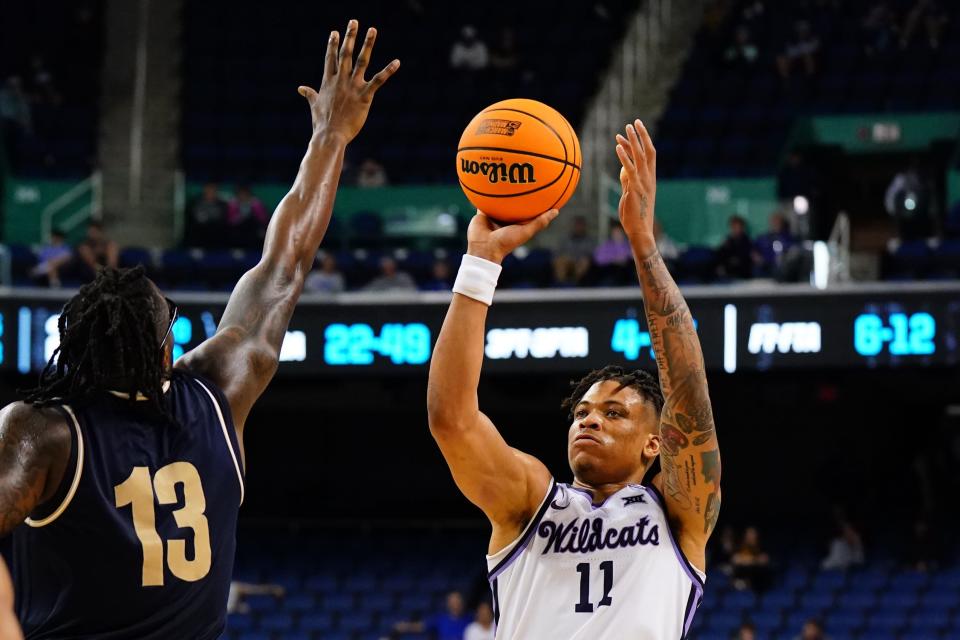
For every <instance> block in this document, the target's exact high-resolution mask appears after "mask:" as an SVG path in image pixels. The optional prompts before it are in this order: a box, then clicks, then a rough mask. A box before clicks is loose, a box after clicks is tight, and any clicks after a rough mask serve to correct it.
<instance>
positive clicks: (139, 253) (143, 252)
mask: <svg viewBox="0 0 960 640" xmlns="http://www.w3.org/2000/svg"><path fill="white" fill-rule="evenodd" d="M117 263H118V264H119V265H120V266H121V267H123V268H129V267H135V266H137V265H143V266H144V267H145V268H146V269H147V272H148V273H149V272H152V271H153V270H154V268H155V266H156V265H155V264H154V257H153V253H151V251H150V250H149V249H146V248H145V247H126V248H124V249H121V250H120V255H119V256H118V259H117Z"/></svg>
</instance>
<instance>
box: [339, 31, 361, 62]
mask: <svg viewBox="0 0 960 640" xmlns="http://www.w3.org/2000/svg"><path fill="white" fill-rule="evenodd" d="M359 27H360V26H359V25H358V24H357V21H356V20H351V21H350V22H348V23H347V32H346V33H345V34H344V35H343V45H342V46H341V47H340V71H342V72H349V71H350V69H351V67H352V66H353V41H354V40H356V39H357V29H359Z"/></svg>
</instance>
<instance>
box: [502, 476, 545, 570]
mask: <svg viewBox="0 0 960 640" xmlns="http://www.w3.org/2000/svg"><path fill="white" fill-rule="evenodd" d="M556 493H557V482H556V480H554V479H553V478H550V487H549V488H548V489H547V494H546V495H545V496H544V497H543V502H541V503H540V507H539V508H538V509H537V513H536V515H535V516H534V517H533V518H531V519H530V522H529V523H527V526H526V527H525V528H524V530H523V532H522V533H521V534H520V535H519V536H517V538H516V539H515V540H514V541H513V542H511V543H510V544H508V545H507V546H505V547H504V548H503V549H501V550H500V551H498V552H496V553H495V554H493V555H492V556H488V559H493V558H496V557H497V556H499V555H501V554H503V552H504V551H506V552H507V553H506V555H505V557H504V558H503V560H501V561H500V562H499V563H498V564H497V565H496V566H495V567H494V568H493V569H491V570H490V571H489V572H488V573H487V579H488V580H494V579H496V577H497V576H498V575H500V574H501V573H503V571H504V570H505V569H506V568H507V567H508V566H510V564H511V563H512V562H513V561H514V560H515V559H516V557H517V556H518V555H519V554H520V552H521V551H523V549H524V548H526V546H527V544H528V543H529V542H530V538H531V537H532V536H533V532H534V531H536V529H537V526H539V524H540V520H542V519H543V516H544V515H546V513H547V509H548V508H549V507H550V503H551V502H553V496H554V495H555V494H556Z"/></svg>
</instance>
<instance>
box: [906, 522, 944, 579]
mask: <svg viewBox="0 0 960 640" xmlns="http://www.w3.org/2000/svg"><path fill="white" fill-rule="evenodd" d="M906 553H907V564H908V566H909V567H910V568H911V569H912V570H914V571H920V572H927V571H936V569H937V568H938V567H939V566H940V541H939V540H938V539H937V537H936V534H935V533H934V531H933V529H932V528H931V527H930V523H929V522H927V521H926V520H925V519H924V518H919V519H918V520H916V521H914V523H913V530H912V535H911V538H910V542H909V543H908V544H907V545H906Z"/></svg>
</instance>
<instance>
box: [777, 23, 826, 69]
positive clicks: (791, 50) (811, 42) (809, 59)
mask: <svg viewBox="0 0 960 640" xmlns="http://www.w3.org/2000/svg"><path fill="white" fill-rule="evenodd" d="M819 51H820V40H819V39H818V38H817V36H816V35H815V34H814V33H813V30H812V29H811V28H810V23H809V22H807V21H806V20H798V21H797V22H796V23H794V26H793V37H792V38H791V39H790V41H789V42H788V43H787V45H786V47H784V49H783V52H782V53H781V54H780V55H779V56H777V70H778V71H779V72H780V77H781V78H783V79H784V80H785V81H786V80H789V79H790V77H791V75H792V73H793V69H794V67H795V66H797V65H799V66H800V67H801V69H802V70H803V72H804V73H805V74H806V75H807V76H812V75H813V74H815V73H816V72H817V53H818V52H819Z"/></svg>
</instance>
